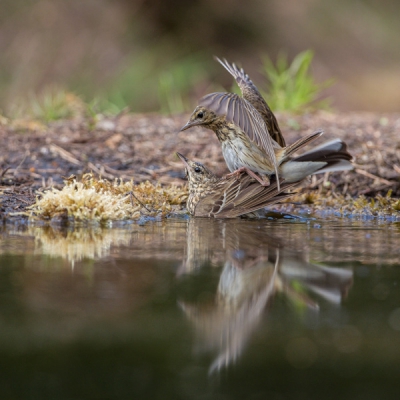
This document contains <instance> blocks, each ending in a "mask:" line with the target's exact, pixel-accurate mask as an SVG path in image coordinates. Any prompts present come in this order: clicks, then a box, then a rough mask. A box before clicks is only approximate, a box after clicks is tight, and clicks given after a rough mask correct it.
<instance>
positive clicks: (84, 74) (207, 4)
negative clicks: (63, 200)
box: [0, 0, 400, 115]
mask: <svg viewBox="0 0 400 400" xmlns="http://www.w3.org/2000/svg"><path fill="white" fill-rule="evenodd" d="M1 9H2V10H1V11H2V12H1V14H0V88H1V96H0V110H1V113H3V114H6V115H10V114H12V113H13V112H15V110H17V109H18V107H20V105H21V104H23V103H24V102H27V101H28V100H29V99H31V98H32V96H33V97H34V96H38V95H40V93H43V92H45V91H49V90H50V91H51V90H53V91H66V92H68V93H73V94H75V95H77V96H79V97H80V98H82V99H83V100H84V101H85V102H97V103H98V104H101V105H102V107H108V108H110V109H113V110H115V111H116V112H117V111H118V110H121V109H123V108H124V107H125V106H129V108H130V110H131V111H133V112H148V111H157V112H158V111H161V112H171V111H172V112H179V111H187V110H191V109H193V108H194V106H195V103H196V98H199V97H201V96H203V95H204V94H205V93H207V92H208V91H210V90H220V89H222V88H223V87H224V88H225V89H230V88H231V86H232V78H231V77H230V76H229V74H228V73H227V72H226V71H225V70H223V68H222V67H221V66H220V65H218V64H217V63H216V62H215V61H214V60H213V55H218V56H219V57H226V58H227V59H228V60H229V61H236V62H237V63H239V64H240V65H241V66H243V67H244V68H245V70H246V72H248V73H249V74H250V75H251V77H252V78H253V80H254V81H255V82H256V83H257V84H258V85H260V86H262V85H264V84H265V82H264V79H265V78H264V77H263V75H262V72H261V68H262V64H263V61H262V60H263V58H265V57H266V56H268V57H269V58H270V59H271V60H272V61H273V62H275V60H276V59H277V57H278V56H279V54H281V55H282V54H286V55H287V57H288V59H289V60H292V59H293V58H294V57H295V56H296V55H297V54H298V53H299V52H301V51H304V50H312V51H313V52H314V59H313V61H312V69H311V72H312V75H313V77H314V78H315V80H316V82H323V81H325V80H326V79H330V78H333V79H334V84H333V85H332V86H330V87H329V88H327V89H326V90H325V91H324V95H325V96H330V97H331V98H332V106H333V108H335V109H338V110H346V111H347V110H372V111H399V107H400V90H399V89H400V67H399V65H400V23H399V15H400V2H396V1H391V0H286V1H284V2H282V1H279V0H269V1H265V0H247V1H240V0H219V1H214V0H191V1H187V0H169V1H165V0H152V1H143V0H113V1H111V0H85V1H82V0H2V1H1ZM171 103H173V104H171Z"/></svg>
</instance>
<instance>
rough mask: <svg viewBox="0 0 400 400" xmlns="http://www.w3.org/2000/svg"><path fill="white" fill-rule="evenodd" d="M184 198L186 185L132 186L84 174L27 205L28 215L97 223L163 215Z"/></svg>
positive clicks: (142, 184) (150, 184)
mask: <svg viewBox="0 0 400 400" xmlns="http://www.w3.org/2000/svg"><path fill="white" fill-rule="evenodd" d="M186 198H187V190H186V188H178V187H175V186H169V187H165V188H163V187H161V186H160V185H153V184H152V183H150V182H143V183H140V184H138V185H135V184H134V183H133V182H132V181H130V182H125V181H123V180H120V179H116V180H115V181H113V182H111V181H108V180H106V179H97V178H95V177H94V176H93V175H92V174H86V175H84V176H83V177H82V179H81V181H77V180H76V179H75V177H71V178H68V179H66V180H65V186H64V187H63V188H62V189H61V190H58V189H55V188H52V189H50V190H47V191H46V192H44V193H43V194H41V195H40V196H37V198H36V202H35V204H33V205H32V206H31V207H29V216H30V217H31V218H41V219H52V218H54V217H57V216H67V217H69V218H72V219H73V221H75V222H99V223H105V222H107V221H116V220H128V219H133V220H135V219H138V218H140V217H141V216H142V215H148V216H165V215H166V214H168V213H170V212H171V211H173V209H174V206H180V205H181V204H182V203H184V202H185V201H186ZM175 208H176V207H175Z"/></svg>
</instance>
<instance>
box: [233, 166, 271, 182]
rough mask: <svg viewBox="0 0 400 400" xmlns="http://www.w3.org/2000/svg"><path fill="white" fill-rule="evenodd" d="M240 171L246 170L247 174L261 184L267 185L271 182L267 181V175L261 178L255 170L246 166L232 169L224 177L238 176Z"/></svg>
mask: <svg viewBox="0 0 400 400" xmlns="http://www.w3.org/2000/svg"><path fill="white" fill-rule="evenodd" d="M242 172H246V174H247V175H250V176H251V177H252V178H254V179H255V180H256V181H257V182H259V183H260V185H261V186H269V185H270V184H271V182H270V181H269V178H268V176H264V179H262V178H261V177H260V176H258V175H257V174H256V173H255V172H253V171H252V170H251V169H249V168H246V167H241V168H239V169H237V170H236V171H233V172H231V173H230V174H228V175H226V177H227V178H230V177H231V176H236V178H239V175H240V174H241V173H242Z"/></svg>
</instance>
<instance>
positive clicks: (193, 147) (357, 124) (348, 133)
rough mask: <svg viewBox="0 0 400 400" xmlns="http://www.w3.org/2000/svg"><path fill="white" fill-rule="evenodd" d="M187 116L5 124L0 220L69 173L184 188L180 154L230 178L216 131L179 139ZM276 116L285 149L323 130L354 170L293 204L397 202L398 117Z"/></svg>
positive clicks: (1, 129) (315, 181)
mask: <svg viewBox="0 0 400 400" xmlns="http://www.w3.org/2000/svg"><path fill="white" fill-rule="evenodd" d="M187 117H188V116H187V115H179V116H172V117H167V116H160V115H152V114H147V115H137V114H122V115H119V116H116V117H112V118H98V119H97V120H94V119H84V118H81V119H76V120H66V121H57V122H53V123H50V124H48V125H42V124H40V123H37V122H35V121H8V120H5V119H4V120H2V124H1V125H0V143H1V152H0V216H1V217H2V219H4V218H8V216H9V215H10V213H13V212H16V211H17V212H19V211H23V210H25V209H26V207H27V206H29V205H30V204H32V203H33V202H34V201H35V195H36V194H38V193H40V192H42V191H43V190H46V189H48V188H50V187H52V186H55V187H59V188H61V187H62V186H63V177H69V176H70V175H71V174H73V175H76V176H78V177H79V176H82V175H83V174H84V173H87V172H90V171H92V172H94V173H95V174H99V175H101V176H102V177H104V178H106V179H109V180H112V179H115V178H122V179H124V180H130V179H134V181H135V183H138V182H143V181H146V180H149V181H150V182H152V183H156V182H159V183H161V184H163V185H171V184H173V185H185V179H184V171H183V166H182V164H181V163H180V162H179V160H178V159H177V157H176V156H175V152H176V151H179V152H181V153H182V154H185V155H186V156H187V157H188V158H193V159H196V160H198V161H202V162H203V163H205V164H206V165H207V166H208V167H210V168H211V169H212V170H214V171H215V172H216V173H218V174H224V173H226V172H227V169H226V166H225V163H224V161H223V158H222V154H221V151H220V146H219V143H218V141H217V139H216V137H215V135H214V133H213V132H211V131H208V130H205V129H202V128H194V129H192V130H189V131H185V132H179V128H180V127H181V126H182V125H183V124H184V123H185V122H186V120H187ZM277 117H278V119H279V121H280V125H281V129H282V131H283V133H284V135H285V138H286V141H287V142H288V143H292V142H293V141H295V140H296V139H298V138H299V137H300V136H302V135H306V134H309V133H311V132H312V131H314V130H316V129H318V128H322V129H323V130H324V131H325V134H324V136H323V137H322V138H321V139H320V142H321V143H322V141H324V140H325V141H326V140H330V139H333V138H335V137H339V138H341V139H343V140H344V141H346V143H347V144H348V148H349V151H350V152H351V154H352V155H353V156H354V164H355V170H354V171H349V172H343V173H332V174H329V175H320V176H319V175H317V176H314V177H312V178H311V179H309V181H308V182H307V183H306V184H305V185H303V187H304V188H303V193H304V194H303V195H302V196H297V198H296V201H297V203H298V205H299V206H300V205H301V204H300V203H301V202H303V203H307V204H309V205H310V206H312V205H313V204H314V203H315V204H319V205H321V204H323V200H324V199H325V200H328V201H329V206H330V207H333V208H334V207H335V199H338V204H337V205H338V207H342V206H343V204H342V205H340V204H339V203H340V202H343V201H344V199H347V201H350V199H355V198H358V197H359V196H366V197H367V199H368V198H369V197H370V198H376V197H377V196H378V198H379V197H380V196H381V197H382V196H386V194H387V193H388V191H390V192H391V197H392V198H397V197H400V114H374V113H329V112H322V111H319V112H316V113H310V114H304V115H301V116H296V115H287V114H277ZM309 193H311V195H309ZM313 196H314V197H313ZM321 201H322V203H321ZM318 202H319V203H318ZM393 212H396V210H395V209H394V210H393Z"/></svg>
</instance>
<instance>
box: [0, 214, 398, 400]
mask: <svg viewBox="0 0 400 400" xmlns="http://www.w3.org/2000/svg"><path fill="white" fill-rule="evenodd" d="M1 229H2V230H1V231H0V235H1V236H0V286H1V288H0V327H1V329H0V367H1V374H0V385H1V386H0V387H1V392H2V396H1V398H2V399H43V398H51V399H106V398H129V399H132V398H143V399H145V398H152V399H244V398H245V399H266V398H268V399H314V398H324V399H338V398H341V399H355V398H360V399H376V398H398V396H399V395H400V389H399V384H398V380H399V376H400V292H399V285H400V283H399V282H400V281H399V277H400V272H399V271H400V270H399V267H400V231H399V225H398V224H385V223H377V222H370V223H368V224H365V223H364V224H361V223H359V222H352V221H349V220H347V221H342V222H340V221H339V222H338V221H335V222H321V221H317V220H282V221H267V220H258V221H246V220H232V221H213V220H203V219H196V220H195V219H192V220H183V219H170V220H166V221H163V222H153V223H147V224H145V225H143V226H139V225H129V226H127V227H124V228H119V229H101V228H92V229H84V228H80V229H79V228H77V229H75V230H73V229H61V228H56V227H54V228H51V227H19V228H16V227H11V228H10V227H7V228H5V227H4V228H1Z"/></svg>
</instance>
